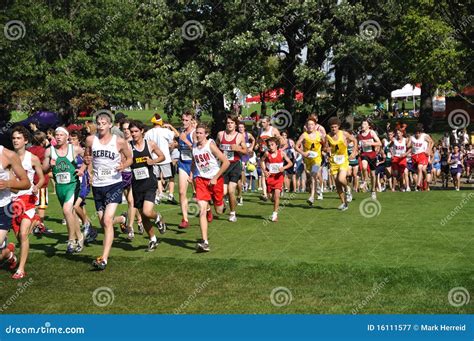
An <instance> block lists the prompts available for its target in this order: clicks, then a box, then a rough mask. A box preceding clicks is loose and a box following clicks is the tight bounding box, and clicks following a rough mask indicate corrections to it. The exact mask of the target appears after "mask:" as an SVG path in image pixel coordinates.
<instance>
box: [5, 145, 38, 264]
mask: <svg viewBox="0 0 474 341" xmlns="http://www.w3.org/2000/svg"><path fill="white" fill-rule="evenodd" d="M10 170H12V171H13V174H14V175H15V177H16V178H17V179H14V178H10ZM30 187H31V183H30V181H29V180H28V176H27V175H26V172H25V170H24V169H23V168H22V167H21V161H20V158H19V157H18V156H17V155H16V154H15V153H14V152H12V151H11V150H8V149H6V148H4V147H3V146H2V145H0V261H2V260H4V259H6V260H7V263H8V268H9V270H14V269H15V268H16V264H17V259H16V256H15V254H14V252H15V244H13V243H8V240H7V233H8V231H9V230H10V228H11V225H12V218H11V211H10V207H9V204H10V202H11V190H12V189H14V190H24V189H28V188H30Z"/></svg>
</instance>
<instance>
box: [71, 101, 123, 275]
mask: <svg viewBox="0 0 474 341" xmlns="http://www.w3.org/2000/svg"><path fill="white" fill-rule="evenodd" d="M113 121H114V117H113V114H112V113H111V112H110V111H107V110H101V111H100V113H99V114H97V116H96V124H97V135H95V136H89V137H87V139H86V142H85V147H86V150H85V155H86V156H85V157H84V164H83V165H82V167H81V168H80V169H79V171H78V175H79V176H82V174H84V171H85V169H86V168H87V166H88V165H89V164H90V163H92V168H93V172H94V175H93V179H92V193H93V195H94V202H95V207H96V210H97V213H98V215H99V221H100V224H101V226H102V228H103V229H104V234H105V236H104V248H103V252H102V256H100V257H97V258H96V259H95V260H94V261H93V262H92V265H93V266H94V267H95V268H96V269H98V270H105V267H106V266H107V260H108V257H109V254H110V250H111V248H112V243H113V240H114V226H113V224H114V216H115V211H116V210H117V206H118V205H119V204H120V203H121V202H122V194H123V188H122V174H121V172H122V171H123V170H124V169H126V168H128V167H130V166H131V165H132V151H131V149H130V148H129V147H128V144H127V141H125V140H124V139H123V138H121V137H118V136H116V135H112V133H111V129H112V126H113Z"/></svg>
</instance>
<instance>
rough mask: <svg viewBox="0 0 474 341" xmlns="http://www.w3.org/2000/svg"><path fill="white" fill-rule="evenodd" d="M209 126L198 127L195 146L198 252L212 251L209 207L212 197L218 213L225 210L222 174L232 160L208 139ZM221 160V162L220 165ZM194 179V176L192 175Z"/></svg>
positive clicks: (201, 125)
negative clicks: (209, 238)
mask: <svg viewBox="0 0 474 341" xmlns="http://www.w3.org/2000/svg"><path fill="white" fill-rule="evenodd" d="M208 134H209V128H208V127H207V126H206V125H204V124H199V125H198V126H197V128H196V141H197V142H196V144H195V145H194V146H193V162H194V165H195V166H196V168H197V170H198V171H199V175H198V176H197V177H196V178H195V181H196V182H195V184H196V200H197V202H198V205H199V210H200V211H199V224H200V226H201V235H202V239H203V241H202V242H198V243H197V245H196V249H197V251H198V252H208V251H210V250H211V249H210V247H209V241H208V237H207V225H208V223H207V208H208V206H209V201H210V200H211V199H212V201H213V202H214V208H215V209H216V213H217V214H222V213H223V212H224V178H223V177H222V174H223V173H224V172H225V171H226V169H227V168H229V165H230V162H229V160H227V158H226V157H225V156H224V154H223V153H222V152H221V151H220V150H219V148H217V145H216V143H215V142H214V141H213V140H208V139H207V136H208ZM219 161H220V162H221V164H220V166H219ZM190 179H192V177H190Z"/></svg>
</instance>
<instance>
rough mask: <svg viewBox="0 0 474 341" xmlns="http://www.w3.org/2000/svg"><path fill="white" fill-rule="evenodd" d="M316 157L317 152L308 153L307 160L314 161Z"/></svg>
mask: <svg viewBox="0 0 474 341" xmlns="http://www.w3.org/2000/svg"><path fill="white" fill-rule="evenodd" d="M317 157H318V152H315V151H310V152H308V158H310V159H315V158H317Z"/></svg>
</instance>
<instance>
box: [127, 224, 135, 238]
mask: <svg viewBox="0 0 474 341" xmlns="http://www.w3.org/2000/svg"><path fill="white" fill-rule="evenodd" d="M127 238H128V239H129V240H133V238H135V232H133V227H131V226H129V228H128V236H127Z"/></svg>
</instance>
